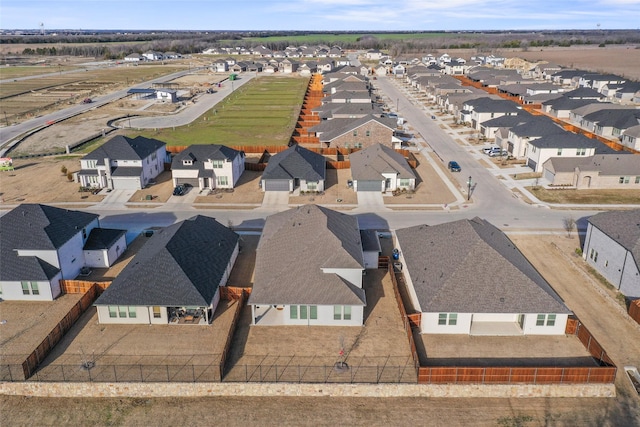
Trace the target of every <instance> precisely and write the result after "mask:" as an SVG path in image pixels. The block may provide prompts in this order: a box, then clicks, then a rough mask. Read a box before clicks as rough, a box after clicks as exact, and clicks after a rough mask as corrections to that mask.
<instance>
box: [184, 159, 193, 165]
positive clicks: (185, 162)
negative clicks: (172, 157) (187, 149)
mask: <svg viewBox="0 0 640 427" xmlns="http://www.w3.org/2000/svg"><path fill="white" fill-rule="evenodd" d="M182 164H183V165H185V166H189V165H192V164H193V160H191V159H189V160H187V159H185V160H183V161H182Z"/></svg>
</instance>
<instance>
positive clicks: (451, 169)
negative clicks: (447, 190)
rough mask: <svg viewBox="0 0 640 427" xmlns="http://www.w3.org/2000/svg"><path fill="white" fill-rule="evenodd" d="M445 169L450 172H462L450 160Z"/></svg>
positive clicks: (454, 162) (458, 166)
mask: <svg viewBox="0 0 640 427" xmlns="http://www.w3.org/2000/svg"><path fill="white" fill-rule="evenodd" d="M447 167H448V168H449V170H450V171H451V172H462V168H461V167H460V165H459V164H458V162H456V161H455V160H451V161H450V162H449V164H448V165H447Z"/></svg>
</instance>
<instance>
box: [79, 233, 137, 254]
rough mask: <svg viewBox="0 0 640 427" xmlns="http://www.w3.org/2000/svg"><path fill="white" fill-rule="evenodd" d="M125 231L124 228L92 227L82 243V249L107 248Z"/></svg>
mask: <svg viewBox="0 0 640 427" xmlns="http://www.w3.org/2000/svg"><path fill="white" fill-rule="evenodd" d="M126 233H127V231H126V230H116V229H114V228H94V229H93V230H91V233H89V237H88V238H87V241H86V242H85V244H84V250H86V251H92V250H100V249H109V248H110V247H111V246H113V245H114V244H115V243H116V242H117V241H118V239H119V238H121V237H122V236H123V235H125V234H126ZM122 249H124V248H122Z"/></svg>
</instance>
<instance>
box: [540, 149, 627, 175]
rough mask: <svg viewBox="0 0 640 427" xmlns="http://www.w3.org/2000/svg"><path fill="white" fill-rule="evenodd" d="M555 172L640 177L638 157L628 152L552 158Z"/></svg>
mask: <svg viewBox="0 0 640 427" xmlns="http://www.w3.org/2000/svg"><path fill="white" fill-rule="evenodd" d="M548 161H550V162H552V164H553V169H554V171H556V172H573V171H574V170H575V168H578V169H580V171H581V172H584V171H595V172H599V175H600V176H612V175H613V176H623V175H629V176H640V156H639V155H633V154H632V153H630V152H628V151H618V152H616V153H613V154H597V155H595V156H591V157H587V158H581V157H552V158H550V159H549V160H548Z"/></svg>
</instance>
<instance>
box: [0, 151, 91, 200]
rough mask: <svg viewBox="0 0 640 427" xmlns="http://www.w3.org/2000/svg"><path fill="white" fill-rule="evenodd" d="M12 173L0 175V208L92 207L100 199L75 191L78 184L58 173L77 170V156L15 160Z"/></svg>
mask: <svg viewBox="0 0 640 427" xmlns="http://www.w3.org/2000/svg"><path fill="white" fill-rule="evenodd" d="M13 165H14V167H15V170H14V171H9V172H0V206H2V204H11V205H13V204H20V203H57V202H78V206H81V205H83V204H93V203H97V202H100V201H101V200H102V199H103V198H104V196H101V195H94V194H92V193H90V192H83V193H81V192H79V191H78V190H79V188H80V185H79V184H78V183H76V182H72V181H69V180H68V179H67V176H66V175H64V174H62V172H61V168H62V166H65V167H66V168H67V170H68V172H77V171H79V170H80V158H79V157H58V158H55V157H47V158H33V159H16V160H14V162H13Z"/></svg>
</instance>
